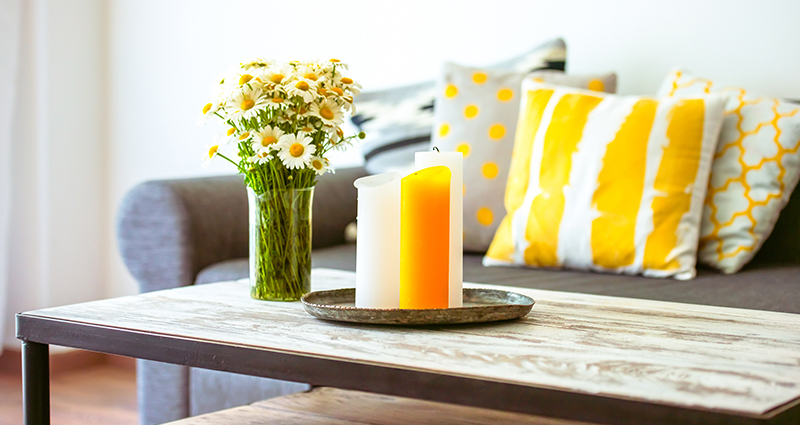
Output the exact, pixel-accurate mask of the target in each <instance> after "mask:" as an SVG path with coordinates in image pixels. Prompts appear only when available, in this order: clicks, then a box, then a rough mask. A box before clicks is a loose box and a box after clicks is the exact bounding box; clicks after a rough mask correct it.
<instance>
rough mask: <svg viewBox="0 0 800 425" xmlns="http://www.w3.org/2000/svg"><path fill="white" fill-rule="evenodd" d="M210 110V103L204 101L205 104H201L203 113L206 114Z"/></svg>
mask: <svg viewBox="0 0 800 425" xmlns="http://www.w3.org/2000/svg"><path fill="white" fill-rule="evenodd" d="M210 110H211V104H210V103H206V106H203V114H204V115H205V114H207V113H208V111H210Z"/></svg>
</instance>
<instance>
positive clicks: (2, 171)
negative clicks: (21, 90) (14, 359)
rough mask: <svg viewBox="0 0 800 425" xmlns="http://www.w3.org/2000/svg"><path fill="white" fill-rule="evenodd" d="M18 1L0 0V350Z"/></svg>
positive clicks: (9, 317)
mask: <svg viewBox="0 0 800 425" xmlns="http://www.w3.org/2000/svg"><path fill="white" fill-rule="evenodd" d="M21 5H22V2H21V0H0V353H2V352H3V345H4V343H5V341H3V336H4V334H5V332H3V331H2V330H4V329H5V328H6V323H7V321H10V320H13V312H10V311H6V309H7V308H6V307H7V299H8V296H7V295H8V254H9V246H8V245H9V215H10V214H11V162H12V158H11V123H12V122H13V120H14V110H13V108H14V96H15V92H16V83H17V69H18V64H19V43H20V28H21V26H22V25H21V20H22V8H21Z"/></svg>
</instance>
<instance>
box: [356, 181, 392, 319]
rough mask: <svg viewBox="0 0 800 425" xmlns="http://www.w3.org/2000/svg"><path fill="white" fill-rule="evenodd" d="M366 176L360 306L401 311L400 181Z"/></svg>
mask: <svg viewBox="0 0 800 425" xmlns="http://www.w3.org/2000/svg"><path fill="white" fill-rule="evenodd" d="M401 177H402V176H401V175H400V174H399V173H395V172H390V173H383V174H378V175H374V176H368V177H362V178H360V179H358V180H356V181H355V183H354V184H355V186H356V188H358V217H357V222H358V231H357V233H356V307H359V308H400V179H401Z"/></svg>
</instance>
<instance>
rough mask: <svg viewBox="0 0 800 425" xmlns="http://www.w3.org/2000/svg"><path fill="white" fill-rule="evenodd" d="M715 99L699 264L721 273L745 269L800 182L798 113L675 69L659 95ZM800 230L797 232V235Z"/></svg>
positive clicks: (787, 106)
mask: <svg viewBox="0 0 800 425" xmlns="http://www.w3.org/2000/svg"><path fill="white" fill-rule="evenodd" d="M699 93H720V94H723V95H724V96H725V98H726V106H725V114H726V116H725V121H724V123H723V125H722V132H721V133H720V137H719V144H718V145H717V148H716V155H715V157H714V164H713V168H712V171H711V180H710V181H709V187H708V194H707V195H706V199H705V204H706V211H705V214H704V215H703V223H702V231H701V237H700V250H699V252H698V257H699V261H700V262H701V263H704V264H708V265H710V266H713V267H716V268H718V269H720V270H722V271H724V272H725V273H735V272H736V271H738V270H739V269H740V268H742V266H743V265H745V264H747V263H748V262H749V261H750V260H751V259H752V258H753V256H754V255H755V253H756V252H757V251H758V249H759V248H760V247H761V244H762V243H763V242H764V241H765V240H766V238H767V237H768V236H769V234H770V232H772V230H773V227H774V226H775V222H776V221H777V220H778V214H779V213H780V212H781V209H783V207H784V206H786V204H787V203H788V202H789V197H790V195H791V194H792V190H794V188H795V186H796V185H797V182H798V180H800V151H798V148H800V113H799V112H800V108H798V106H797V105H796V104H793V103H788V102H784V101H781V100H779V99H775V98H769V97H759V96H758V95H756V94H753V93H752V92H749V91H746V90H744V89H742V88H739V87H726V86H724V85H721V84H717V83H716V82H713V81H711V80H707V79H704V78H697V77H695V76H692V75H689V74H687V73H685V72H681V71H673V72H672V73H670V75H669V76H668V77H667V79H666V81H664V83H663V84H662V86H661V89H660V90H659V96H687V95H696V94H699ZM797 228H798V227H795V229H797Z"/></svg>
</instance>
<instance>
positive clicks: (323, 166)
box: [308, 156, 334, 176]
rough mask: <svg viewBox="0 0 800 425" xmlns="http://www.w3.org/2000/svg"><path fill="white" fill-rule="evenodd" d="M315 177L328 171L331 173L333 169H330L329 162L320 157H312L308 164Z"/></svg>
mask: <svg viewBox="0 0 800 425" xmlns="http://www.w3.org/2000/svg"><path fill="white" fill-rule="evenodd" d="M308 165H309V166H310V167H311V168H312V169H313V170H314V172H315V173H317V175H318V176H319V175H322V174H325V173H326V172H328V171H330V172H331V173H333V172H334V171H333V168H332V167H331V162H330V161H328V159H327V158H323V157H321V156H312V157H311V162H309V164H308Z"/></svg>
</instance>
